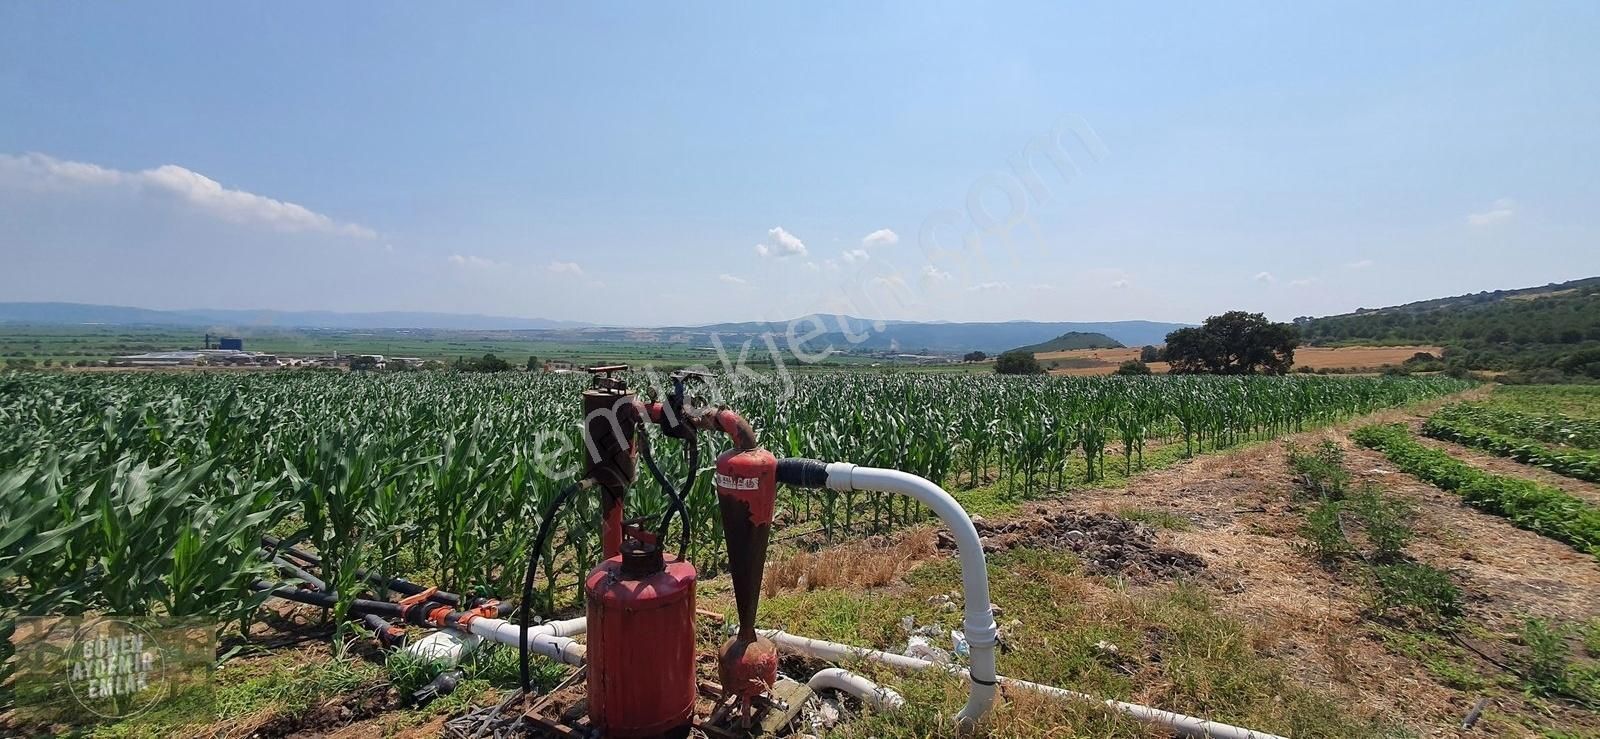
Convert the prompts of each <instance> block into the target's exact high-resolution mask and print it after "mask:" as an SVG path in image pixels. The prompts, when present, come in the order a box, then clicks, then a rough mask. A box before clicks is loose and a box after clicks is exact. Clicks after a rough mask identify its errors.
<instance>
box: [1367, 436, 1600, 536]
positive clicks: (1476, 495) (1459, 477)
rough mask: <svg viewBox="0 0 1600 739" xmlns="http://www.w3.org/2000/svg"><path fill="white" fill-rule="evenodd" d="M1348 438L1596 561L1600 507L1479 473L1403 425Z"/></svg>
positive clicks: (1537, 486)
mask: <svg viewBox="0 0 1600 739" xmlns="http://www.w3.org/2000/svg"><path fill="white" fill-rule="evenodd" d="M1350 437H1351V438H1352V439H1354V440H1355V441H1356V443H1358V444H1360V445H1362V446H1365V447H1369V448H1372V449H1377V450H1379V451H1381V452H1383V454H1384V456H1386V457H1388V458H1389V461H1391V462H1393V463H1394V464H1395V465H1396V466H1397V467H1399V468H1400V470H1401V471H1403V472H1406V473H1409V474H1412V475H1416V476H1417V477H1420V478H1422V479H1424V480H1427V481H1428V482H1430V483H1432V484H1434V485H1437V486H1439V487H1440V488H1443V489H1445V490H1450V491H1453V492H1455V493H1458V494H1460V495H1461V497H1462V498H1463V499H1464V500H1466V501H1467V502H1468V503H1469V504H1471V505H1472V506H1474V507H1476V508H1480V509H1482V510H1484V511H1487V512H1489V513H1493V514H1496V515H1499V516H1504V517H1506V518H1507V519H1509V520H1510V521H1511V522H1512V523H1514V524H1516V525H1517V526H1519V527H1521V528H1524V529H1527V530H1529V531H1533V532H1536V533H1539V534H1543V535H1545V536H1548V537H1550V538H1552V539H1555V540H1557V541H1561V542H1564V543H1567V544H1570V545H1572V546H1573V547H1574V548H1576V549H1578V550H1579V551H1583V552H1588V553H1589V554H1592V555H1594V556H1596V557H1600V508H1596V507H1594V506H1592V505H1590V504H1589V503H1587V502H1585V501H1583V500H1581V499H1578V498H1575V497H1573V496H1571V495H1568V494H1567V493H1565V492H1563V491H1561V490H1558V489H1556V488H1553V487H1550V486H1548V485H1542V484H1540V483H1537V482H1534V481H1532V480H1527V479H1523V478H1520V477H1507V476H1504V475H1495V474H1491V473H1488V472H1484V471H1482V470H1480V469H1478V468H1476V467H1473V466H1472V465H1469V464H1467V463H1465V462H1462V461H1461V460H1459V459H1456V458H1455V457H1452V456H1450V455H1449V454H1447V453H1445V452H1443V451H1440V450H1438V449H1434V448H1432V447H1429V446H1425V445H1423V444H1421V443H1419V442H1418V441H1417V440H1416V439H1415V438H1413V437H1412V435H1411V432H1410V431H1408V430H1406V428H1405V427H1404V426H1402V425H1398V424H1395V425H1378V426H1364V427H1362V428H1359V429H1356V431H1355V432H1354V433H1352V434H1351V435H1350Z"/></svg>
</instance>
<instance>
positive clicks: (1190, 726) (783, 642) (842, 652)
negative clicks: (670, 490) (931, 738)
mask: <svg viewBox="0 0 1600 739" xmlns="http://www.w3.org/2000/svg"><path fill="white" fill-rule="evenodd" d="M761 635H762V636H765V637H767V638H768V639H771V640H772V642H773V643H774V644H777V645H778V648H779V649H784V650H787V651H790V652H793V653H795V654H802V655H805V656H807V657H814V658H816V659H825V660H829V661H835V662H838V661H846V660H850V659H869V660H872V661H874V662H882V663H883V664H886V665H889V666H890V667H895V668H899V669H902V670H913V671H915V670H926V669H928V668H930V667H931V668H934V669H940V670H946V671H949V672H951V673H954V674H958V675H969V673H968V671H967V670H965V669H962V668H959V667H955V666H953V665H948V664H941V663H937V662H929V661H927V660H925V659H917V658H916V657H907V656H905V655H903V654H893V653H891V652H881V651H878V650H876V649H863V648H861V647H853V646H850V645H849V644H840V643H838V642H831V641H823V640H821V639H810V638H807V637H804V636H796V635H794V634H790V633H788V632H786V631H778V630H776V629H774V630H771V631H762V632H761ZM999 683H1000V684H1001V685H1004V686H1005V687H1007V688H1010V689H1017V690H1026V691H1029V692H1033V693H1039V694H1041V695H1048V696H1051V697H1054V698H1064V699H1067V700H1073V701H1081V702H1086V703H1099V704H1101V705H1103V706H1105V707H1107V708H1109V709H1111V710H1113V711H1116V712H1118V713H1122V714H1125V715H1127V716H1129V717H1130V718H1134V719H1137V720H1139V721H1144V722H1146V723H1151V724H1157V725H1159V726H1163V727H1166V728H1168V729H1171V730H1172V731H1174V732H1176V733H1178V734H1179V735H1181V736H1188V737H1210V738H1212V739H1285V738H1284V737H1281V736H1278V735H1277V734H1269V733H1267V732H1264V731H1253V730H1251V729H1246V728H1243V727H1239V726H1233V725H1231V724H1224V723H1218V722H1216V721H1207V720H1206V719H1203V718H1196V717H1194V716H1187V715H1184V714H1181V713H1174V712H1172V711H1163V710H1161V709H1159V708H1151V707H1150V706H1142V705H1139V704H1137V703H1125V702H1123V701H1118V700H1110V699H1104V698H1096V697H1095V696H1092V695H1089V694H1087V693H1079V692H1077V691H1073V690H1067V689H1065V688H1057V687H1054V686H1051V685H1041V684H1039V683H1033V682H1028V681H1027V680H1018V679H1016V678H1010V677H1000V678H999Z"/></svg>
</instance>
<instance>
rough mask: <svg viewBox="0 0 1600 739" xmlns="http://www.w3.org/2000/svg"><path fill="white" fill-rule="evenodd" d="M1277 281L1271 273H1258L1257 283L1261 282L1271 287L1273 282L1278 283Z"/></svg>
mask: <svg viewBox="0 0 1600 739" xmlns="http://www.w3.org/2000/svg"><path fill="white" fill-rule="evenodd" d="M1277 279H1278V278H1276V277H1273V276H1272V273H1271V272H1257V273H1256V282H1260V283H1263V284H1267V285H1270V284H1272V283H1273V282H1276V281H1277Z"/></svg>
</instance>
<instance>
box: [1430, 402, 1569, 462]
mask: <svg viewBox="0 0 1600 739" xmlns="http://www.w3.org/2000/svg"><path fill="white" fill-rule="evenodd" d="M1501 392H1505V391H1504V390H1502V391H1501ZM1496 397H1499V396H1498V394H1497V395H1496ZM1435 417H1436V418H1440V417H1442V418H1443V419H1445V420H1447V421H1449V422H1451V423H1453V424H1460V423H1467V424H1471V425H1473V426H1476V427H1478V428H1480V429H1484V430H1487V431H1494V432H1497V433H1500V434H1504V435H1506V436H1511V437H1522V438H1526V439H1532V440H1534V441H1542V442H1544V443H1546V444H1560V445H1562V446H1569V447H1576V448H1579V449H1600V421H1597V420H1594V419H1590V418H1574V417H1572V416H1565V415H1542V414H1537V413H1527V412H1523V411H1516V410H1510V409H1505V408H1496V407H1491V406H1486V405H1478V404H1473V403H1457V404H1454V405H1450V406H1446V407H1445V408H1442V409H1440V411H1439V412H1438V413H1437V414H1435Z"/></svg>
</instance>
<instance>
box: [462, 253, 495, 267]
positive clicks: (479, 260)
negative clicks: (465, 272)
mask: <svg viewBox="0 0 1600 739" xmlns="http://www.w3.org/2000/svg"><path fill="white" fill-rule="evenodd" d="M450 263H451V264H454V265H457V266H460V267H472V268H474V269H487V268H489V267H498V266H499V263H497V262H495V261H494V260H492V259H484V258H483V257H475V256H472V255H471V254H451V255H450Z"/></svg>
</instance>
